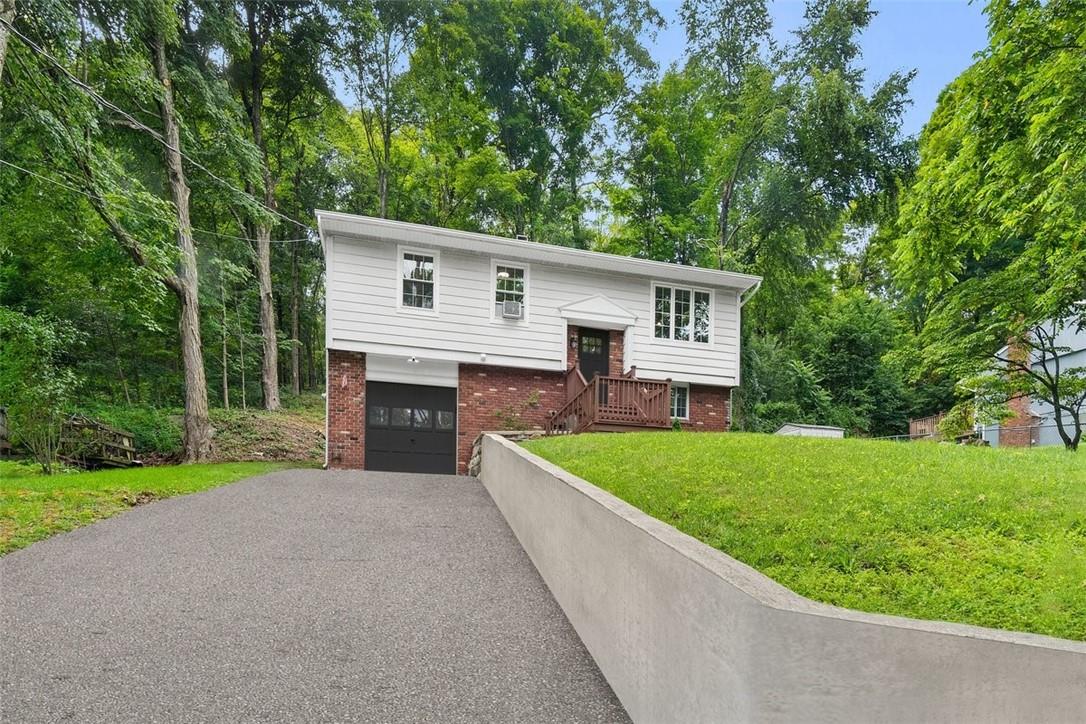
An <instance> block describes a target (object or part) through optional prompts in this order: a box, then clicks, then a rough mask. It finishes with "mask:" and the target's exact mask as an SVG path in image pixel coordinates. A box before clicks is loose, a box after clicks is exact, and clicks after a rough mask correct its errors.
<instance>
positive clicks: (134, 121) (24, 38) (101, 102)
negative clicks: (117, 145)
mask: <svg viewBox="0 0 1086 724" xmlns="http://www.w3.org/2000/svg"><path fill="white" fill-rule="evenodd" d="M0 24H3V25H4V26H6V27H7V28H8V30H10V31H11V32H12V33H14V34H15V35H16V36H17V37H18V38H19V39H20V40H22V41H23V43H24V44H25V45H26V46H27V47H29V48H30V49H31V50H33V51H34V52H35V53H37V54H38V55H40V56H42V57H43V58H45V59H46V60H48V61H49V62H50V63H51V64H52V65H53V66H54V67H55V68H57V70H59V71H60V72H61V73H63V74H64V75H65V77H67V78H68V79H69V80H70V81H71V82H72V83H74V84H75V86H76V87H77V88H79V89H80V90H82V91H83V92H84V93H86V94H87V95H89V96H90V97H91V98H92V99H94V100H95V101H96V102H97V103H98V104H99V105H101V106H104V107H105V108H107V109H109V110H111V111H113V112H114V113H119V114H120V115H121V116H123V117H124V118H125V119H126V120H128V121H129V122H130V123H132V124H133V125H134V126H136V127H137V128H138V129H140V130H143V131H146V132H147V133H148V135H150V136H151V137H152V138H153V139H155V140H156V141H158V142H159V143H161V144H162V145H163V146H165V147H166V148H167V149H169V150H170V151H173V152H174V153H176V154H178V155H179V156H181V158H183V159H185V160H186V161H188V162H189V163H191V164H192V165H193V166H195V167H196V168H198V169H200V170H201V171H203V172H204V173H206V174H207V175H208V176H210V177H211V178H212V179H214V180H215V181H218V182H219V183H220V184H222V185H223V186H225V187H226V188H228V189H230V190H231V191H233V192H234V193H238V194H243V195H244V196H247V197H248V198H249V199H251V200H252V201H254V202H255V203H256V204H257V205H258V206H260V207H261V208H262V209H264V210H265V211H267V212H268V213H270V214H273V215H274V216H277V217H279V218H280V219H283V220H284V221H289V222H290V223H292V224H295V225H296V226H299V227H301V228H303V229H305V230H306V231H313V227H312V226H310V225H309V224H304V223H302V222H301V221H298V220H296V219H292V218H291V217H289V216H287V215H286V214H283V213H281V212H279V211H277V210H275V209H273V208H271V207H270V206H268V205H267V204H265V203H263V202H262V201H261V200H260V199H258V198H256V197H255V196H253V195H252V194H250V193H247V192H245V191H242V190H241V189H238V188H237V187H235V186H234V184H232V183H230V182H229V181H227V180H226V179H224V178H221V177H219V176H217V175H216V174H215V173H214V172H213V171H212V170H211V169H209V168H208V167H207V166H204V165H203V164H202V163H200V162H199V161H196V160H195V159H193V158H192V157H191V156H189V155H188V154H186V153H185V152H184V151H182V150H181V149H179V148H176V147H175V146H173V145H172V144H171V143H170V142H169V141H167V140H166V138H165V137H164V136H163V135H162V134H161V133H159V132H158V131H156V130H155V129H153V128H151V127H150V126H148V125H147V124H145V123H144V122H143V121H141V120H140V119H138V118H136V117H135V116H134V115H132V114H131V113H129V112H128V111H126V110H124V109H123V108H121V107H120V106H118V105H117V104H116V103H113V102H112V101H110V100H109V99H108V98H105V97H103V96H102V95H101V94H99V93H98V91H96V90H95V89H94V88H93V87H92V86H90V85H88V84H86V83H84V82H83V81H82V80H80V79H79V78H78V77H77V76H76V75H74V74H73V73H72V72H71V71H69V70H68V69H67V68H65V67H64V65H63V64H61V62H60V61H59V60H57V59H56V58H55V57H53V55H52V54H50V53H49V51H48V50H46V49H45V48H43V47H41V46H40V45H38V44H37V43H35V42H34V41H33V40H31V39H30V38H28V37H27V36H25V35H23V34H22V33H21V32H19V31H18V30H17V29H16V28H15V26H14V25H12V24H11V23H9V22H8V21H7V20H4V19H3V18H0Z"/></svg>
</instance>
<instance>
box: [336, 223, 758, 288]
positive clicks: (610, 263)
mask: <svg viewBox="0 0 1086 724" xmlns="http://www.w3.org/2000/svg"><path fill="white" fill-rule="evenodd" d="M316 216H317V226H318V229H319V230H320V234H321V242H322V244H324V243H325V241H324V239H325V234H328V233H339V234H345V235H355V236H360V237H370V238H381V239H384V240H387V241H399V242H400V243H429V244H431V245H433V246H437V247H454V248H461V249H462V250H464V251H468V252H471V251H476V252H481V253H492V254H499V255H504V256H509V257H515V258H522V259H526V260H528V261H533V260H535V261H541V262H546V263H550V264H556V265H562V266H571V267H581V268H588V269H594V270H597V271H612V272H618V273H625V274H635V275H639V276H645V277H655V278H664V279H681V280H683V281H688V282H690V283H695V284H703V285H706V286H714V287H727V288H730V289H735V290H736V291H737V292H738V293H740V294H743V293H744V292H747V291H748V290H750V289H752V288H755V287H757V286H758V285H759V284H760V283H761V277H757V276H754V275H751V274H742V273H739V272H729V271H720V270H716V269H707V268H705V267H695V266H684V265H681V264H672V263H669V262H660V261H651V260H648V259H638V258H636V257H627V256H619V255H617V254H607V253H604V252H598V251H586V250H583V249H571V248H568V247H563V246H553V245H548V244H541V243H539V242H533V241H525V240H521V239H508V238H505V237H501V236H493V235H490V234H481V233H477V232H471V231H459V230H456V229H445V228H442V227H437V226H426V225H423V224H412V223H408V222H404V221H392V220H389V219H377V218H373V217H369V216H357V215H355V214H344V213H342V212H338V211H324V210H317V211H316ZM326 222H332V223H333V224H335V225H336V226H338V228H335V229H329V228H328V226H329V224H327V223H326ZM382 231H383V232H385V233H384V234H382V233H381V232H382ZM390 231H393V232H399V235H400V237H403V236H408V235H411V234H415V235H418V234H426V235H428V236H430V237H432V238H431V239H429V240H422V241H420V240H418V239H403V238H394V235H389V234H388V232H390ZM472 245H474V246H475V247H476V248H474V249H473V248H471V246H472Z"/></svg>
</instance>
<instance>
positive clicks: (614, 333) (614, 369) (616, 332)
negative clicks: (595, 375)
mask: <svg viewBox="0 0 1086 724" xmlns="http://www.w3.org/2000/svg"><path fill="white" fill-rule="evenodd" d="M580 331H581V328H580V327H578V326H577V325H575V324H571V325H569V327H568V329H567V331H566V347H567V350H566V369H573V368H574V367H575V366H577V360H578V349H577V347H575V346H574V341H575V340H576V339H577V337H578V335H579V334H580ZM625 354H626V334H625V332H623V331H622V330H621V329H612V330H611V331H610V332H609V334H608V338H607V374H609V375H610V376H612V377H619V376H621V375H622V374H623V373H625V372H626V367H625V364H624V362H625V360H624V358H623V356H624V355H625Z"/></svg>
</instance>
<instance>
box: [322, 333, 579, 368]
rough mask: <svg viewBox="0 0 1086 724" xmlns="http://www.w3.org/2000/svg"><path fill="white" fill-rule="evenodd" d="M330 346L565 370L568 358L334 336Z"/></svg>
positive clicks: (431, 359)
mask: <svg viewBox="0 0 1086 724" xmlns="http://www.w3.org/2000/svg"><path fill="white" fill-rule="evenodd" d="M328 348H329V349H340V350H346V351H348V352H365V353H366V354H367V355H369V354H378V355H385V356H389V357H401V358H403V359H405V360H406V359H407V358H408V357H415V358H417V359H419V360H421V361H424V362H456V363H461V364H473V365H495V366H497V367H517V368H520V369H529V370H543V371H545V372H564V371H565V368H566V366H565V360H564V359H563V358H562V353H556V354H555V355H554V356H553V358H551V357H546V358H543V357H515V356H513V355H503V354H490V353H486V354H485V355H484V354H479V353H473V352H462V351H458V350H443V349H424V348H421V347H410V346H406V345H399V344H380V343H376V342H356V341H354V340H349V339H341V338H338V337H336V338H333V339H331V341H330V343H329V345H328Z"/></svg>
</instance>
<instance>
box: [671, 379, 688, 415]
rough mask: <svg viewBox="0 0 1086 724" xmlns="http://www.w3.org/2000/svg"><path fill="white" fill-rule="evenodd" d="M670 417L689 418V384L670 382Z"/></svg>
mask: <svg viewBox="0 0 1086 724" xmlns="http://www.w3.org/2000/svg"><path fill="white" fill-rule="evenodd" d="M671 417H673V418H675V419H678V420H689V419H690V386H689V385H684V384H682V383H675V382H672V383H671Z"/></svg>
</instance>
